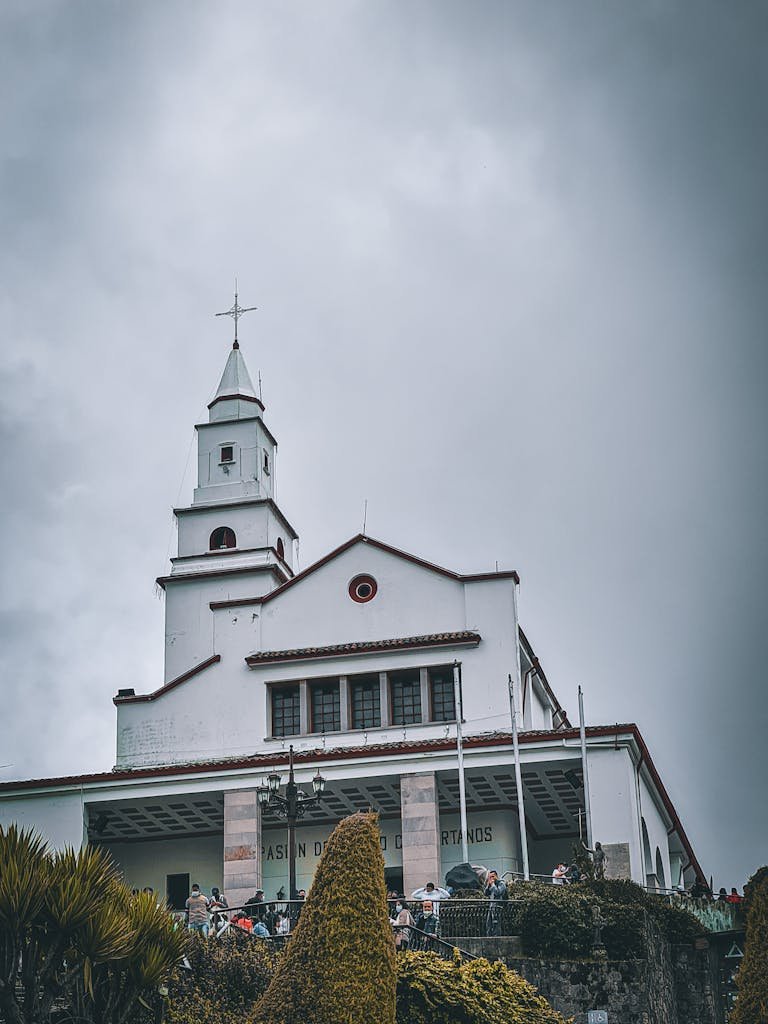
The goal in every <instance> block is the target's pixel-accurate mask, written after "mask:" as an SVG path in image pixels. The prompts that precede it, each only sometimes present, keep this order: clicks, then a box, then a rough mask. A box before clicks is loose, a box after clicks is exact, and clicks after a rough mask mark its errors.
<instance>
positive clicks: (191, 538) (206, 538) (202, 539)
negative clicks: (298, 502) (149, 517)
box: [177, 501, 292, 595]
mask: <svg viewBox="0 0 768 1024" xmlns="http://www.w3.org/2000/svg"><path fill="white" fill-rule="evenodd" d="M177 521H178V524H179V555H181V556H185V555H202V554H204V553H205V552H207V551H209V550H210V549H209V542H210V538H211V534H212V533H213V531H214V530H215V529H216V528H217V527H219V526H229V527H231V529H233V530H234V531H235V535H236V537H237V547H238V548H242V549H248V548H261V547H266V546H268V545H271V546H272V547H276V546H277V538H278V537H282V538H283V544H284V545H285V549H286V555H287V556H290V551H289V549H290V547H291V540H292V533H291V532H290V530H289V529H288V528H287V526H286V525H285V523H284V522H283V521H282V520H281V519H280V518H279V516H277V515H276V514H275V512H274V510H273V509H272V507H271V506H270V505H269V504H268V503H267V502H263V501H257V502H253V503H251V504H246V505H242V504H233V505H231V506H229V505H220V506H219V505H216V506H214V507H212V508H210V509H208V508H202V509H201V508H196V507H192V508H190V509H183V510H180V511H179V512H178V514H177ZM286 561H288V563H289V564H290V557H288V558H286ZM177 564H178V563H177ZM257 593H259V591H251V594H252V595H255V594H257Z"/></svg>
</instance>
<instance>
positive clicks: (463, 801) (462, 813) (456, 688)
mask: <svg viewBox="0 0 768 1024" xmlns="http://www.w3.org/2000/svg"><path fill="white" fill-rule="evenodd" d="M453 704H454V707H455V709H456V754H457V756H458V760H459V819H460V827H461V856H462V857H463V859H464V863H465V864H467V863H468V862H469V845H468V840H467V791H466V787H465V785H464V747H463V745H462V737H461V719H462V711H463V709H462V706H461V679H460V676H459V663H458V661H454V663H453Z"/></svg>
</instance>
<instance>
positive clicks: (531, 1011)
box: [397, 953, 565, 1024]
mask: <svg viewBox="0 0 768 1024" xmlns="http://www.w3.org/2000/svg"><path fill="white" fill-rule="evenodd" d="M398 967H399V971H398V978H397V1020H398V1022H403V1024H565V1018H564V1017H561V1016H560V1014H559V1013H557V1012H556V1011H555V1010H553V1009H552V1007H551V1006H550V1005H549V1003H548V1002H547V1001H546V999H544V998H543V997H542V996H540V995H537V993H536V989H535V988H534V987H533V986H532V985H529V984H528V982H527V981H524V980H523V979H522V978H521V977H520V976H519V975H518V974H515V972H514V971H511V970H509V968H508V967H505V966H504V964H502V963H500V962H497V963H493V964H491V963H489V962H488V961H487V960H474V961H471V962H470V963H462V962H461V961H459V960H455V961H454V962H453V963H451V962H449V961H446V960H441V959H440V957H438V956H437V955H436V954H435V953H404V954H402V955H401V956H399V957H398Z"/></svg>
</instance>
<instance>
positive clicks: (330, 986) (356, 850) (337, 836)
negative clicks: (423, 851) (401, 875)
mask: <svg viewBox="0 0 768 1024" xmlns="http://www.w3.org/2000/svg"><path fill="white" fill-rule="evenodd" d="M395 981H396V972H395V943H394V939H393V937H392V929H391V927H390V924H389V917H388V915H387V890H386V886H385V884H384V859H383V857H382V854H381V845H380V841H379V829H378V823H377V817H376V815H374V814H353V815H351V817H349V818H345V819H344V820H343V821H342V822H340V823H339V824H338V825H337V826H336V828H335V829H334V831H333V834H332V835H331V838H330V839H329V840H328V845H327V846H326V848H325V850H324V852H323V855H322V857H321V858H320V863H319V865H318V868H317V873H316V874H315V880H314V882H313V884H312V888H311V889H310V892H309V895H308V897H307V901H306V903H305V905H304V908H303V910H302V913H301V917H300V919H299V923H298V925H297V926H296V931H295V933H294V934H293V936H292V938H291V940H290V942H289V943H288V948H287V950H286V953H285V955H284V956H283V957H282V959H281V961H280V964H279V966H278V969H277V972H276V974H275V976H274V978H273V979H272V981H271V983H270V985H269V988H268V989H267V991H266V993H265V994H264V996H263V998H262V1000H261V1002H260V1003H259V1005H258V1006H257V1007H256V1011H255V1014H254V1017H253V1022H254V1024H349V1022H350V1021H352V1022H354V1024H395Z"/></svg>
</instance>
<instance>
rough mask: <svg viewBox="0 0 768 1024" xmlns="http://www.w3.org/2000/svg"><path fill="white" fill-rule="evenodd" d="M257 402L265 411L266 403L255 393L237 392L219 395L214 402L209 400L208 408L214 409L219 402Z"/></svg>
mask: <svg viewBox="0 0 768 1024" xmlns="http://www.w3.org/2000/svg"><path fill="white" fill-rule="evenodd" d="M237 401H240V402H255V403H256V405H258V407H259V408H260V409H261V411H262V412H264V403H263V402H260V401H259V400H258V398H256V396H255V395H241V394H240V393H239V392H236V393H235V394H234V395H217V396H216V398H214V400H213V401H212V402H209V404H208V408H209V409H212V408H213V407H214V405H216V404H217V403H218V402H237Z"/></svg>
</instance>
